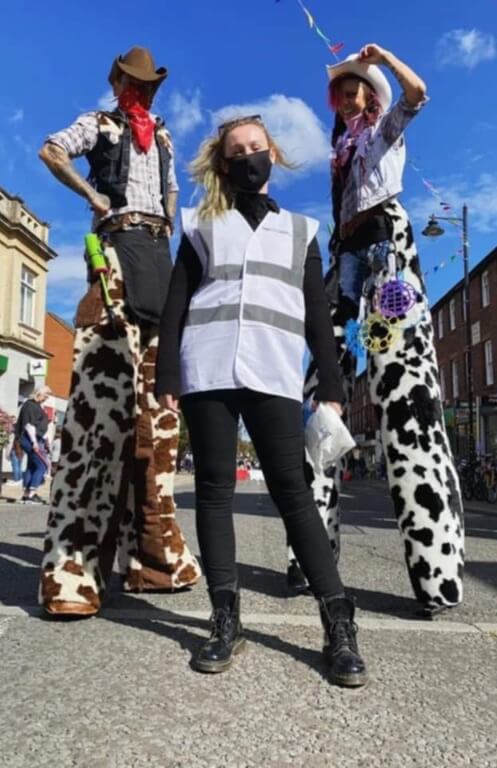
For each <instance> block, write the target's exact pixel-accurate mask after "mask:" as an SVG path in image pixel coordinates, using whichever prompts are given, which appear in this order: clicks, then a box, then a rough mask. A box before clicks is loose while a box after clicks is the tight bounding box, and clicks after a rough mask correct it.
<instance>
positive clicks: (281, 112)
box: [212, 94, 330, 184]
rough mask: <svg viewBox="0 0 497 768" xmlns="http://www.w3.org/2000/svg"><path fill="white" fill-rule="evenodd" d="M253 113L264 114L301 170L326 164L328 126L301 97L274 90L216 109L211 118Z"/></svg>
mask: <svg viewBox="0 0 497 768" xmlns="http://www.w3.org/2000/svg"><path fill="white" fill-rule="evenodd" d="M253 114H260V115H261V117H262V119H263V120H264V123H265V125H266V126H267V128H268V130H269V132H270V133H271V135H272V136H273V137H274V139H275V140H276V141H277V142H278V144H279V145H280V147H281V148H282V149H283V151H284V152H285V155H286V156H287V158H288V159H289V160H290V161H291V162H293V163H297V164H298V165H299V170H300V172H301V173H302V172H307V173H308V172H311V171H314V170H321V169H324V168H325V167H326V165H327V163H328V160H329V155H330V144H329V138H328V134H327V130H326V128H325V126H324V125H323V123H322V122H321V120H320V119H319V118H318V116H317V115H316V114H315V113H314V112H313V111H312V109H311V108H310V107H309V106H308V105H307V104H306V103H305V101H303V100H302V99H299V98H295V97H292V96H284V95H283V94H272V95H271V96H269V97H268V98H267V99H265V100H263V101H259V102H252V103H251V104H231V105H229V106H226V107H223V108H222V109H220V110H217V111H216V112H214V113H213V115H212V120H213V124H214V125H215V126H217V125H219V123H222V122H223V121H225V120H229V119H232V118H233V117H238V116H240V115H253ZM288 177H289V174H288V173H286V172H285V173H284V176H283V175H282V174H279V175H278V176H277V181H279V183H280V184H281V183H282V181H283V179H284V178H286V180H288ZM283 183H284V182H283Z"/></svg>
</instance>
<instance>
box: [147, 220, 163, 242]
mask: <svg viewBox="0 0 497 768" xmlns="http://www.w3.org/2000/svg"><path fill="white" fill-rule="evenodd" d="M148 226H149V227H150V232H151V235H152V237H153V238H154V240H157V238H158V237H159V235H160V233H161V230H162V222H154V221H149V222H148Z"/></svg>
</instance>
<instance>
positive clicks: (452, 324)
mask: <svg viewBox="0 0 497 768" xmlns="http://www.w3.org/2000/svg"><path fill="white" fill-rule="evenodd" d="M449 328H450V330H451V331H455V330H456V300H455V299H451V300H450V303H449Z"/></svg>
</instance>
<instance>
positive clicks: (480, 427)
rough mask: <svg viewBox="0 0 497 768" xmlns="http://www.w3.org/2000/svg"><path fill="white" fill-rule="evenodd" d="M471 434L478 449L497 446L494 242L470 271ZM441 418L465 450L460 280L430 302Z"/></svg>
mask: <svg viewBox="0 0 497 768" xmlns="http://www.w3.org/2000/svg"><path fill="white" fill-rule="evenodd" d="M469 279H470V284H469V306H470V321H471V357H472V373H473V396H474V408H473V410H474V434H475V439H476V448H477V450H478V451H480V452H481V453H487V452H488V453H494V452H497V379H496V372H495V355H496V353H497V248H495V249H494V250H493V251H491V252H490V253H489V254H488V256H486V257H485V258H484V259H483V260H482V261H480V262H479V264H477V265H476V267H474V268H473V269H472V270H471V272H470V274H469ZM432 314H433V324H434V328H435V344H436V348H437V355H438V363H439V369H440V386H441V390H442V399H443V401H444V407H445V422H446V425H447V429H448V431H449V436H450V438H451V443H452V447H453V449H454V451H455V453H456V454H463V453H465V452H466V450H467V440H468V431H469V418H468V377H467V353H466V349H465V346H466V326H465V322H466V319H465V311H464V303H463V281H462V280H461V281H460V282H458V283H457V284H456V285H454V286H453V287H452V288H451V289H450V290H449V291H448V292H447V293H446V294H445V295H444V296H442V298H441V299H439V301H437V302H436V304H434V306H433V307H432Z"/></svg>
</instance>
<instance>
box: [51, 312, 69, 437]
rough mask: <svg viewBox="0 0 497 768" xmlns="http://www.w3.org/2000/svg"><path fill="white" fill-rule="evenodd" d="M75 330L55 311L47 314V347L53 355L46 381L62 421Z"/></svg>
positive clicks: (67, 392) (67, 390)
mask: <svg viewBox="0 0 497 768" xmlns="http://www.w3.org/2000/svg"><path fill="white" fill-rule="evenodd" d="M74 335H75V331H74V328H73V326H72V325H69V323H67V322H66V321H65V320H63V319H62V318H61V317H59V316H58V315H55V314H54V313H53V312H47V314H46V315H45V347H46V349H47V352H49V353H50V355H51V357H50V360H49V362H48V371H47V378H46V383H47V384H48V386H49V387H50V389H51V390H52V392H53V394H54V404H55V411H56V421H57V422H58V423H61V420H62V417H63V414H64V413H65V410H66V405H67V400H68V398H69V390H70V385H71V373H72V353H73V346H74Z"/></svg>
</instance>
